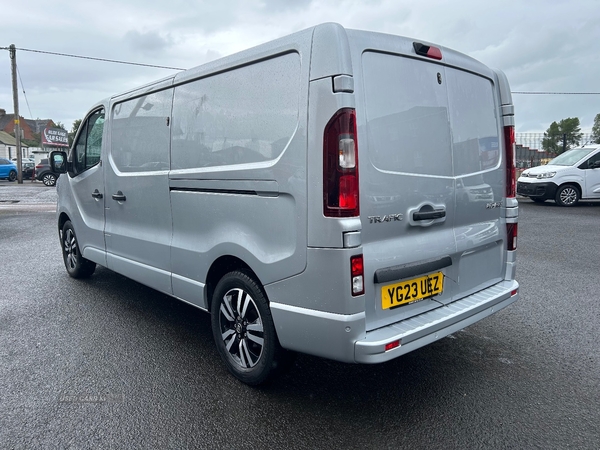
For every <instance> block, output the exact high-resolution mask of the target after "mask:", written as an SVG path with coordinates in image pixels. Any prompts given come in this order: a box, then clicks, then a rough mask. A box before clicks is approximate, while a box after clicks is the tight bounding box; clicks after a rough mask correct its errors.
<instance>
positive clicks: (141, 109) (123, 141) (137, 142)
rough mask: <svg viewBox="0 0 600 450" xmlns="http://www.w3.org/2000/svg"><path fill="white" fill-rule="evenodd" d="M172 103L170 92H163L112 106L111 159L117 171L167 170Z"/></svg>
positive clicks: (167, 90)
mask: <svg viewBox="0 0 600 450" xmlns="http://www.w3.org/2000/svg"><path fill="white" fill-rule="evenodd" d="M172 101H173V89H166V90H164V91H159V92H154V93H152V94H148V95H144V96H142V97H136V98H133V99H131V100H127V101H124V102H120V103H116V104H115V105H114V106H113V108H112V125H111V143H112V145H111V155H112V160H113V162H114V164H115V165H116V166H117V169H118V170H120V171H121V172H154V171H158V170H169V165H170V163H169V136H170V131H169V130H170V127H169V125H170V117H171V105H172Z"/></svg>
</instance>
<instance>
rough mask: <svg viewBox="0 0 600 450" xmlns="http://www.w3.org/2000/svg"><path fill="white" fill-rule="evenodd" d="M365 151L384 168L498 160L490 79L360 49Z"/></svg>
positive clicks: (417, 170) (461, 168)
mask: <svg viewBox="0 0 600 450" xmlns="http://www.w3.org/2000/svg"><path fill="white" fill-rule="evenodd" d="M363 75H364V88H365V103H366V112H367V135H368V143H369V156H370V158H371V161H372V163H373V165H374V166H375V167H377V168H378V169H380V170H383V171H391V172H399V173H414V174H423V175H437V176H459V175H464V174H468V173H473V172H478V171H483V170H486V169H490V168H493V167H496V166H497V165H498V163H499V159H500V152H499V139H498V125H497V123H496V117H495V103H494V95H493V85H492V83H491V82H490V81H489V80H487V79H485V78H482V77H479V76H476V75H473V74H469V73H466V72H462V71H459V70H456V69H451V68H446V67H444V66H441V65H438V64H432V63H428V62H423V61H420V60H415V59H411V58H406V57H400V56H395V55H389V54H383V53H377V52H365V53H364V54H363Z"/></svg>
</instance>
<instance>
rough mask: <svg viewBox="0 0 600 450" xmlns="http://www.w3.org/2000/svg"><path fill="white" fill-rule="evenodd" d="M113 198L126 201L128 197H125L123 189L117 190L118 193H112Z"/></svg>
mask: <svg viewBox="0 0 600 450" xmlns="http://www.w3.org/2000/svg"><path fill="white" fill-rule="evenodd" d="M112 199H113V200H116V201H118V202H124V201H125V200H127V197H125V195H123V193H122V192H121V191H117V193H116V194H113V195H112Z"/></svg>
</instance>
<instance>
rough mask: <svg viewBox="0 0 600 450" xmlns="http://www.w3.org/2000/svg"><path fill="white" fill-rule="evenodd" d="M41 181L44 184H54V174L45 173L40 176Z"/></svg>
mask: <svg viewBox="0 0 600 450" xmlns="http://www.w3.org/2000/svg"><path fill="white" fill-rule="evenodd" d="M42 182H43V183H44V184H45V185H46V186H54V185H55V184H56V175H54V174H53V173H46V174H44V176H43V177H42Z"/></svg>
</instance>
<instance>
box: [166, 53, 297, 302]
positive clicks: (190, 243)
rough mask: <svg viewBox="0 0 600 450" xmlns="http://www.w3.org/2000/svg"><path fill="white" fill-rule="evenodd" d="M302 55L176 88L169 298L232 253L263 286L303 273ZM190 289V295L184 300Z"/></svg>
mask: <svg viewBox="0 0 600 450" xmlns="http://www.w3.org/2000/svg"><path fill="white" fill-rule="evenodd" d="M302 51H303V49H302V48H295V47H289V48H288V49H287V51H286V50H283V51H282V52H281V53H280V54H278V55H274V56H273V57H271V58H268V59H263V60H261V61H256V62H253V63H251V64H247V65H244V66H242V67H237V68H233V69H231V70H226V71H224V72H220V73H217V74H214V75H211V76H205V77H202V78H200V79H197V80H190V81H187V82H186V83H183V84H181V85H179V86H176V87H175V97H174V103H173V134H172V143H171V145H172V149H171V155H172V165H171V168H172V170H171V174H170V182H169V189H170V195H171V203H172V211H173V243H172V256H171V257H172V265H173V280H174V281H173V289H174V295H176V296H178V297H180V298H183V299H186V300H187V301H190V302H192V303H194V304H196V305H198V306H200V307H203V308H206V307H208V304H207V301H206V300H205V299H204V295H203V293H202V292H198V287H199V286H203V285H204V284H205V283H206V274H207V273H208V271H209V269H210V267H211V265H212V263H213V262H214V261H215V260H217V259H218V258H219V257H222V256H233V257H235V258H238V259H239V260H241V261H242V262H243V263H245V264H247V265H248V266H249V267H250V268H251V269H252V270H253V271H254V272H255V273H256V274H257V276H258V278H259V279H260V282H261V283H262V284H263V285H266V284H268V283H272V282H274V281H277V280H280V279H282V278H286V277H289V276H292V275H295V274H297V273H299V272H301V271H302V270H304V268H305V266H306V219H305V217H306V170H305V164H306V97H307V95H308V82H307V80H308V65H307V64H304V62H303V58H302ZM191 292H198V295H194V296H193V298H190V293H191Z"/></svg>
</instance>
